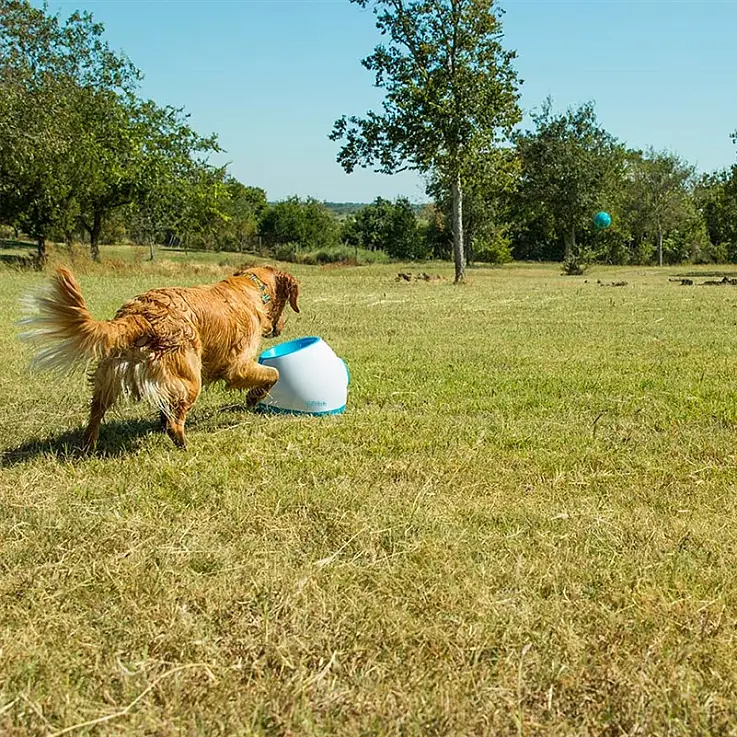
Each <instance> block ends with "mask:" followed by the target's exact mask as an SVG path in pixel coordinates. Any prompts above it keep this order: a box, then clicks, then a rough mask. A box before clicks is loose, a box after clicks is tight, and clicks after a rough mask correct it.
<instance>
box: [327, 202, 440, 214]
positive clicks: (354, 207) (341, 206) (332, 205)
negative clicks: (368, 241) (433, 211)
mask: <svg viewBox="0 0 737 737" xmlns="http://www.w3.org/2000/svg"><path fill="white" fill-rule="evenodd" d="M323 204H324V205H325V207H327V208H328V210H330V212H332V213H333V214H334V215H335V216H336V217H338V218H344V217H347V216H348V215H354V214H355V213H356V212H358V211H359V210H360V209H361V208H362V207H366V205H369V204H371V203H369V202H324V203H323ZM426 204H427V203H425V202H423V203H419V204H416V203H415V204H413V205H412V209H413V210H414V211H415V213H416V214H419V213H420V212H422V208H423V207H425V205H426Z"/></svg>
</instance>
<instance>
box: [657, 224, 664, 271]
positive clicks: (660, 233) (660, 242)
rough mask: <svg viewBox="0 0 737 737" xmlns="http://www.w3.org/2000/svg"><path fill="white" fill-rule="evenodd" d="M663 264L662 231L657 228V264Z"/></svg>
mask: <svg viewBox="0 0 737 737" xmlns="http://www.w3.org/2000/svg"><path fill="white" fill-rule="evenodd" d="M662 265H663V231H662V230H661V229H660V228H658V266H662Z"/></svg>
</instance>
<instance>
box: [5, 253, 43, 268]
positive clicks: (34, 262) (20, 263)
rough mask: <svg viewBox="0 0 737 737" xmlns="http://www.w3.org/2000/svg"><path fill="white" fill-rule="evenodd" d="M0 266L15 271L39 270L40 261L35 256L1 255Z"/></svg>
mask: <svg viewBox="0 0 737 737" xmlns="http://www.w3.org/2000/svg"><path fill="white" fill-rule="evenodd" d="M0 264H4V265H5V266H11V267H13V268H15V269H33V270H38V267H39V266H38V259H37V258H36V257H35V256H18V255H17V254H14V253H0Z"/></svg>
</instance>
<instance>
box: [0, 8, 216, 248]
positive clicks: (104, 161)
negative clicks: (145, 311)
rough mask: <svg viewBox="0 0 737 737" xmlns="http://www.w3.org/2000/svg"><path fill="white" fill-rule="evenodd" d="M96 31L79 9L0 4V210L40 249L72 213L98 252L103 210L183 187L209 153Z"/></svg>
mask: <svg viewBox="0 0 737 737" xmlns="http://www.w3.org/2000/svg"><path fill="white" fill-rule="evenodd" d="M103 32H104V28H103V26H102V25H101V24H99V23H95V22H94V20H93V18H92V15H90V14H89V13H76V12H75V13H73V14H72V15H71V16H70V17H69V18H68V19H67V20H66V21H65V22H62V21H61V20H60V19H59V18H58V16H52V15H48V14H47V12H46V8H44V9H36V8H34V7H32V6H31V5H30V3H28V2H26V0H2V2H0V152H1V153H0V198H1V199H2V205H0V209H2V211H3V213H4V215H5V217H6V218H8V219H11V220H12V221H14V222H17V223H19V224H21V225H23V227H24V229H25V230H26V231H27V232H29V233H30V234H31V235H33V236H34V237H36V238H37V239H38V243H39V255H40V256H41V257H42V256H43V254H44V253H45V240H46V238H47V237H48V235H49V233H50V232H52V231H53V230H60V231H62V232H65V233H67V234H71V232H72V230H73V229H74V223H75V221H79V222H80V223H81V224H82V225H83V227H84V228H85V230H87V232H88V233H89V235H90V250H91V254H92V257H93V258H94V259H97V258H99V238H100V234H101V232H102V228H103V225H104V221H105V219H106V218H107V217H109V215H110V214H111V213H112V212H113V211H115V210H116V209H118V208H121V207H123V206H126V205H130V204H132V203H135V202H139V203H141V204H142V206H144V207H146V208H148V209H149V210H150V208H151V207H152V203H153V200H154V199H156V197H160V198H161V199H164V200H165V199H167V198H170V196H171V190H172V183H176V182H177V181H181V183H182V184H183V188H184V189H185V190H187V188H188V187H189V184H191V182H192V181H193V178H194V179H196V176H195V175H200V174H202V170H203V168H207V163H206V160H207V156H208V155H209V154H210V153H211V152H213V151H219V150H220V149H219V147H218V145H217V139H216V138H215V136H210V137H206V138H203V137H201V136H199V135H198V134H197V133H195V132H194V131H193V130H192V129H191V128H190V127H189V126H188V125H187V123H186V120H187V116H186V115H185V114H184V113H183V111H182V110H180V109H177V108H173V107H168V106H167V107H159V106H157V105H156V104H155V103H153V102H152V101H150V100H148V101H147V100H141V99H139V98H138V97H137V95H136V90H137V86H138V83H139V80H140V76H141V75H140V72H139V71H138V70H137V69H136V68H135V67H134V66H133V64H132V63H131V62H130V61H129V60H128V59H127V58H126V57H125V56H124V55H122V54H117V53H114V52H113V51H111V50H110V48H109V46H108V45H107V43H106V42H105V40H104V38H103ZM156 188H159V189H160V190H161V192H160V194H158V195H157V194H156V193H155V191H154V190H156ZM69 238H71V235H69Z"/></svg>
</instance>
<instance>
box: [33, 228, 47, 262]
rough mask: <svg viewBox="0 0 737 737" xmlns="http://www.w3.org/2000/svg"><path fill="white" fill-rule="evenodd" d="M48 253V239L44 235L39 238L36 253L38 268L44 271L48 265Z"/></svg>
mask: <svg viewBox="0 0 737 737" xmlns="http://www.w3.org/2000/svg"><path fill="white" fill-rule="evenodd" d="M47 258H48V253H47V251H46V238H45V237H44V236H42V235H40V236H38V250H37V251H36V266H37V267H38V268H39V269H42V268H43V267H44V266H45V265H46V259H47Z"/></svg>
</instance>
